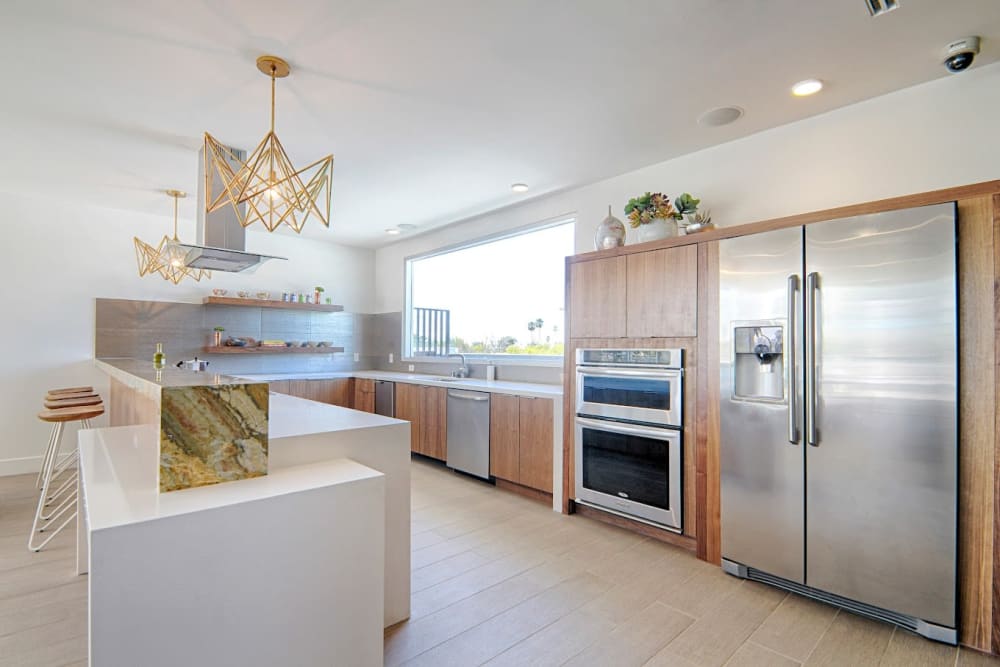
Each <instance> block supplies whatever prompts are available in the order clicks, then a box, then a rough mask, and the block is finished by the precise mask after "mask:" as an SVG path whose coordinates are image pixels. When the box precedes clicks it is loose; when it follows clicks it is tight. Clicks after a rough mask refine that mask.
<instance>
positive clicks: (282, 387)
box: [267, 380, 291, 394]
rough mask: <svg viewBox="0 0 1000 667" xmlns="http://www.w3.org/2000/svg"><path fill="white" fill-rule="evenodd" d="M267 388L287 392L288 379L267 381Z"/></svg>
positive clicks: (281, 392)
mask: <svg viewBox="0 0 1000 667" xmlns="http://www.w3.org/2000/svg"><path fill="white" fill-rule="evenodd" d="M267 384H268V389H269V390H270V391H273V392H275V393H278V394H289V393H291V392H290V391H289V382H288V380H278V381H277V382H268V383H267Z"/></svg>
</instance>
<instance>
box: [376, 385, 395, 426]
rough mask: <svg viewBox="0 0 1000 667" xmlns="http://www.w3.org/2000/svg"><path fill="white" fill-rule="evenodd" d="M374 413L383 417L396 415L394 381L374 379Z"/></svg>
mask: <svg viewBox="0 0 1000 667" xmlns="http://www.w3.org/2000/svg"><path fill="white" fill-rule="evenodd" d="M375 414H377V415H383V416H385V417H395V416H396V383H395V382H389V381H387V380H375Z"/></svg>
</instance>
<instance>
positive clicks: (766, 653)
mask: <svg viewBox="0 0 1000 667" xmlns="http://www.w3.org/2000/svg"><path fill="white" fill-rule="evenodd" d="M799 664H801V663H800V662H798V661H796V660H792V659H791V658H789V657H788V656H785V655H781V654H780V653H775V652H774V651H772V650H771V649H769V648H765V647H763V646H761V645H760V644H755V643H753V642H750V641H748V642H744V643H743V645H742V646H740V647H739V649H737V650H736V653H734V654H733V657H732V658H730V659H729V662H727V663H726V667H796V666H797V665H799Z"/></svg>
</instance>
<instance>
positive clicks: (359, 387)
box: [354, 378, 375, 412]
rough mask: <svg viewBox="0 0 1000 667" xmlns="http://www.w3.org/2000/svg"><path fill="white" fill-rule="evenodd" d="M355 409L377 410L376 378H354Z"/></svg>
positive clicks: (363, 410) (364, 410)
mask: <svg viewBox="0 0 1000 667" xmlns="http://www.w3.org/2000/svg"><path fill="white" fill-rule="evenodd" d="M354 409H355V410H360V411H362V412H375V380H369V379H367V378H354Z"/></svg>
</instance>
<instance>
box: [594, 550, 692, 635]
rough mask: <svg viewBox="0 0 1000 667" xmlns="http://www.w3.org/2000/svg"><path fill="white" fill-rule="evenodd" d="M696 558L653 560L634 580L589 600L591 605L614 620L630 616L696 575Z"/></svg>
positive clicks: (598, 612) (597, 611)
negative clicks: (694, 566) (694, 559)
mask: <svg viewBox="0 0 1000 667" xmlns="http://www.w3.org/2000/svg"><path fill="white" fill-rule="evenodd" d="M692 560H693V559H690V558H687V557H685V558H677V559H672V558H667V559H659V560H657V561H655V562H653V563H651V564H650V565H649V566H648V567H647V568H645V569H643V570H642V571H640V572H637V573H636V574H635V575H634V576H633V577H632V579H631V580H630V581H626V582H622V583H619V584H618V585H616V586H615V587H613V588H612V589H611V590H609V591H607V592H606V593H605V594H604V595H601V596H600V597H599V598H597V599H596V600H593V601H592V602H590V603H588V604H587V607H586V608H587V609H588V610H589V611H590V612H592V613H594V614H597V615H600V616H603V617H604V618H607V619H608V620H610V621H612V622H614V623H620V622H622V621H624V620H627V619H628V618H630V617H631V616H632V615H633V614H635V613H636V612H638V611H639V610H641V609H645V608H646V607H648V606H649V605H650V604H652V603H653V602H655V601H656V600H658V599H659V598H661V597H663V596H665V595H667V594H668V593H669V592H670V591H671V590H674V589H676V588H678V587H680V586H682V585H683V584H684V582H685V581H687V580H688V579H690V578H691V577H692V576H694V573H695V568H692V567H690V564H691V562H692Z"/></svg>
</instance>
